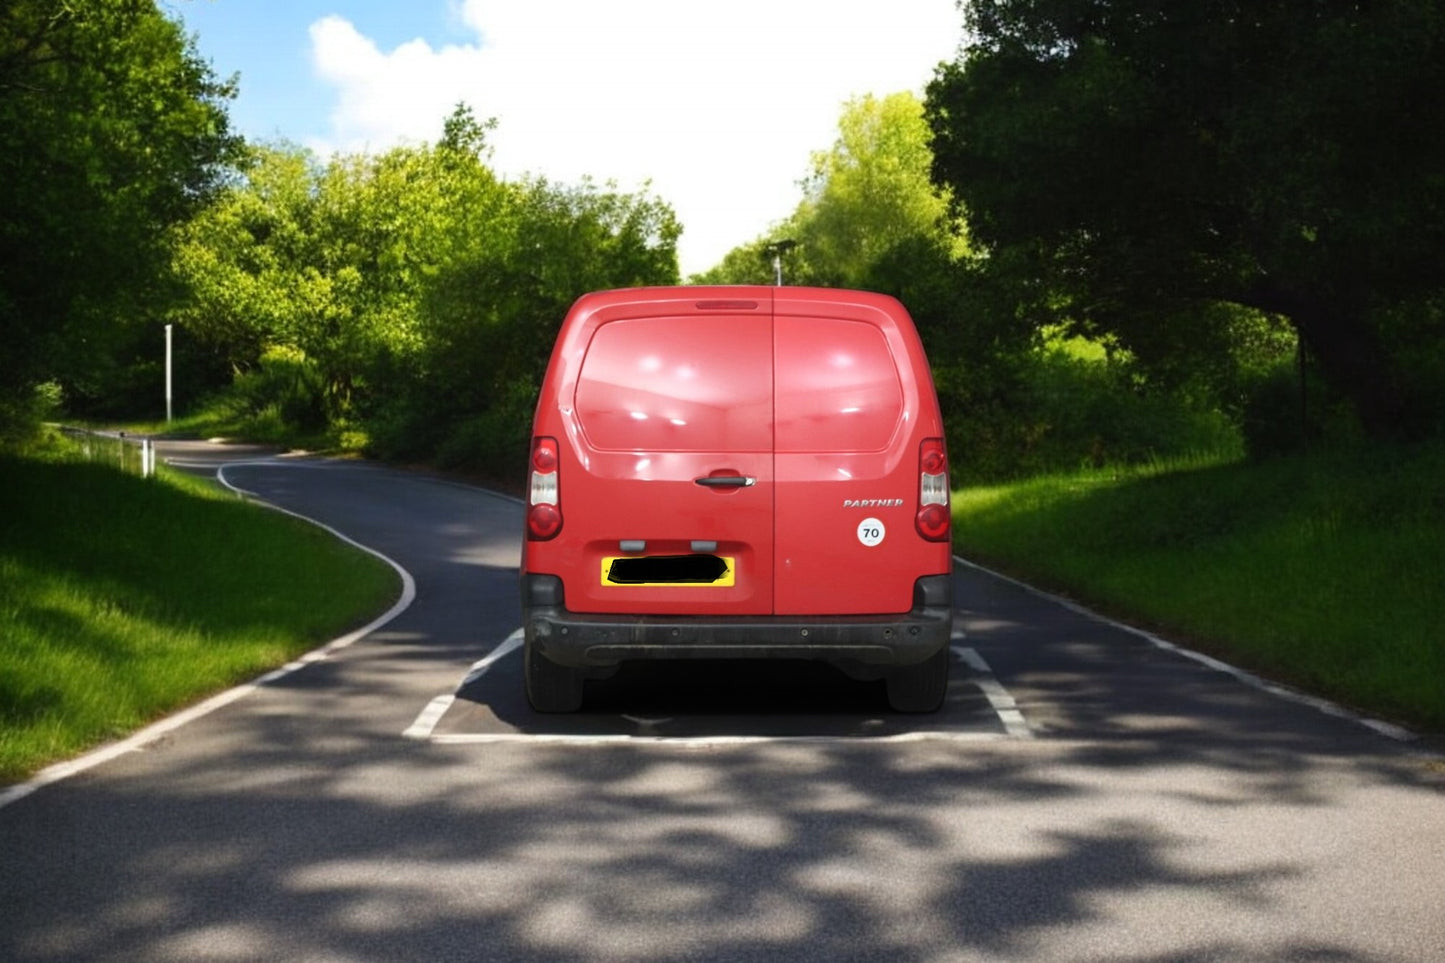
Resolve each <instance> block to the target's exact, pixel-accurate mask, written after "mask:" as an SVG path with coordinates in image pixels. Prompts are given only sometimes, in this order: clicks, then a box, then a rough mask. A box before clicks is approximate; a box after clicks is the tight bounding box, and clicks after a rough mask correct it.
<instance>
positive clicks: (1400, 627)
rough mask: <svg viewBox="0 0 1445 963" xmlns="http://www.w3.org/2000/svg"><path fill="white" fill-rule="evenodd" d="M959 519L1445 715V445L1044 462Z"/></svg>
mask: <svg viewBox="0 0 1445 963" xmlns="http://www.w3.org/2000/svg"><path fill="white" fill-rule="evenodd" d="M954 520H955V544H956V546H957V548H958V550H959V551H960V553H961V554H963V555H964V557H966V558H972V559H976V560H978V561H981V562H984V563H985V564H991V565H994V566H997V567H999V568H1001V569H1003V570H1005V571H1008V572H1010V573H1013V574H1016V575H1019V576H1021V577H1023V578H1026V579H1029V580H1031V581H1034V582H1036V583H1037V584H1041V585H1045V586H1048V587H1050V588H1053V589H1055V590H1059V591H1062V592H1065V593H1067V594H1069V595H1071V596H1073V597H1075V598H1078V599H1081V600H1083V601H1085V602H1087V603H1089V604H1091V605H1093V606H1096V607H1098V608H1100V609H1102V610H1104V611H1107V612H1109V613H1111V614H1114V615H1117V616H1120V617H1123V618H1126V619H1130V620H1133V621H1135V622H1136V623H1137V624H1144V625H1146V626H1149V627H1151V628H1154V629H1156V630H1159V631H1161V632H1162V633H1164V634H1166V635H1170V634H1172V635H1173V637H1175V638H1179V639H1182V640H1184V641H1187V642H1189V643H1190V644H1192V645H1194V646H1195V647H1197V648H1200V649H1203V650H1205V651H1209V652H1211V653H1214V654H1216V655H1221V656H1223V657H1226V658H1228V659H1230V660H1231V661H1234V662H1235V663H1237V664H1241V665H1243V666H1245V667H1248V668H1251V669H1253V670H1255V671H1258V672H1260V673H1263V674H1265V675H1268V676H1270V677H1272V678H1275V679H1278V680H1281V681H1284V682H1288V683H1291V684H1294V685H1297V686H1299V687H1301V688H1304V689H1306V690H1309V691H1312V692H1315V693H1317V694H1320V695H1324V696H1328V697H1330V698H1333V699H1336V700H1339V701H1341V702H1344V703H1346V704H1349V705H1352V706H1355V707H1357V708H1359V709H1362V710H1364V711H1367V712H1371V713H1375V714H1378V715H1381V716H1384V717H1387V718H1392V719H1395V720H1398V721H1402V722H1404V723H1406V724H1409V725H1412V726H1415V727H1417V728H1424V729H1427V730H1432V731H1441V730H1445V633H1442V631H1441V628H1440V619H1441V613H1442V609H1445V447H1438V446H1437V447H1430V448H1422V449H1376V450H1371V451H1367V452H1353V453H1350V454H1325V455H1314V456H1308V457H1306V456H1301V457H1296V458H1290V459H1281V460H1279V461H1275V462H1269V463H1263V464H1247V463H1232V464H1211V463H1210V462H1209V461H1208V460H1207V459H1200V460H1196V461H1194V462H1192V463H1188V462H1185V463H1174V464H1170V465H1158V466H1154V467H1153V468H1150V469H1145V470H1134V471H1129V472H1123V473H1117V472H1107V471H1105V472H1093V473H1086V474H1078V475H1067V476H1054V477H1047V478H1039V479H1034V480H1031V481H1027V482H1021V483H1018V484H1013V485H1005V486H999V487H992V488H976V489H967V490H964V491H961V492H958V493H956V495H955V499H954Z"/></svg>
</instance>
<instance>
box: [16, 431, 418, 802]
mask: <svg viewBox="0 0 1445 963" xmlns="http://www.w3.org/2000/svg"><path fill="white" fill-rule="evenodd" d="M0 477H3V478H4V484H3V485H0V627H3V632H4V636H3V638H0V783H3V782H14V781H17V780H20V779H22V778H24V777H26V776H28V775H30V774H31V773H33V772H35V771H37V770H38V769H40V768H41V767H43V766H44V765H45V764H47V763H50V762H53V761H55V760H57V759H62V758H65V757H67V756H71V755H74V754H75V753H77V752H80V751H82V750H84V749H86V748H88V747H91V746H93V745H95V744H97V743H100V742H103V741H105V740H107V739H110V738H114V737H117V736H121V735H123V734H126V733H128V732H131V731H133V730H134V729H136V728H138V727H140V726H142V725H144V724H146V723H148V722H150V721H152V720H154V719H156V718H158V717H160V716H162V715H164V714H166V713H167V712H169V711H172V710H174V709H177V708H179V707H181V706H184V705H186V704H188V703H191V702H194V701H196V700H198V699H199V698H200V697H202V696H204V695H206V694H208V693H211V692H214V691H217V690H219V689H223V688H226V687H227V686H230V685H233V684H236V683H238V682H241V681H244V680H247V679H251V678H254V677H255V676H256V675H258V674H260V673H261V672H263V671H265V670H267V669H269V668H273V667H275V666H277V665H280V664H283V663H285V662H286V661H288V660H290V659H291V658H293V657H295V656H296V655H298V654H300V653H302V652H305V651H307V650H309V649H311V648H313V647H315V646H316V645H318V644H320V643H321V642H323V641H325V640H327V639H330V638H333V637H335V636H336V635H339V634H341V633H342V632H344V631H346V630H347V629H349V628H352V627H355V626H358V625H360V624H362V623H364V622H365V620H366V619H368V618H370V617H371V616H373V615H374V614H376V613H378V612H380V611H381V610H382V609H383V608H384V607H385V606H386V605H387V604H389V602H390V601H391V600H392V599H395V598H396V596H397V593H398V592H399V590H400V586H399V580H398V578H397V576H396V573H395V572H394V571H392V569H391V568H390V566H388V565H386V564H385V563H384V562H382V561H381V560H379V559H377V558H374V557H372V556H370V555H367V554H365V553H361V552H358V551H356V550H355V549H354V548H352V547H350V546H348V545H345V544H344V543H342V542H340V541H339V540H337V539H336V538H334V537H333V536H331V535H329V534H327V533H325V532H323V531H321V530H320V529H318V528H316V527H314V526H311V525H308V524H306V523H304V522H301V521H300V520H298V519H294V518H290V517H287V516H284V515H281V514H279V513H276V512H272V511H268V510H266V509H264V508H260V507H258V506H255V505H250V504H247V503H244V502H242V501H240V500H238V499H237V498H236V497H235V496H234V495H231V494H229V493H225V492H223V491H221V490H220V489H219V488H218V487H216V486H215V485H213V484H211V483H209V482H207V481H205V480H202V479H197V478H192V477H189V476H186V475H183V474H180V473H176V472H171V471H168V470H166V469H164V467H163V468H162V470H161V473H160V475H159V476H158V477H157V478H153V479H148V480H143V479H140V478H138V477H135V476H133V475H127V474H123V473H121V472H120V471H118V470H116V469H114V468H111V467H107V466H104V465H96V464H83V463H73V462H69V461H66V460H63V459H55V458H53V457H52V458H50V459H36V458H21V457H17V456H14V455H6V454H0Z"/></svg>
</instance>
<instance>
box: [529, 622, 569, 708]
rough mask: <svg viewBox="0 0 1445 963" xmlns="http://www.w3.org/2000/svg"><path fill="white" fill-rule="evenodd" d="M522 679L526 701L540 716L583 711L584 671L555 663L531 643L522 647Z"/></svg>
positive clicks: (530, 641)
mask: <svg viewBox="0 0 1445 963" xmlns="http://www.w3.org/2000/svg"><path fill="white" fill-rule="evenodd" d="M522 677H523V679H524V681H525V684H526V688H527V701H528V702H530V703H531V704H532V708H533V709H536V710H537V711H538V712H576V711H577V710H578V709H580V708H582V679H583V675H582V670H581V669H574V668H572V667H571V666H567V665H558V664H557V663H556V662H553V661H552V660H551V659H549V658H547V657H546V656H545V655H543V654H542V653H541V652H539V651H537V646H536V645H535V644H533V642H532V640H531V639H528V640H527V641H526V642H525V643H524V644H523V659H522Z"/></svg>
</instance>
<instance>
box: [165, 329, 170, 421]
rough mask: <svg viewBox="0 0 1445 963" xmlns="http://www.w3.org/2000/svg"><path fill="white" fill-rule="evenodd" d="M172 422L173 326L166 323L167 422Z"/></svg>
mask: <svg viewBox="0 0 1445 963" xmlns="http://www.w3.org/2000/svg"><path fill="white" fill-rule="evenodd" d="M170 423H171V326H170V325H169V324H168V325H166V424H168V425H169V424H170Z"/></svg>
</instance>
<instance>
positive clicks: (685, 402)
mask: <svg viewBox="0 0 1445 963" xmlns="http://www.w3.org/2000/svg"><path fill="white" fill-rule="evenodd" d="M534 433H535V435H537V436H546V437H550V438H556V439H558V441H559V445H558V449H559V452H558V454H559V459H558V460H559V463H560V464H559V466H558V469H557V476H556V486H557V491H558V495H557V500H558V504H557V507H558V510H559V512H560V515H561V519H562V521H561V528H560V530H559V531H558V532H557V533H556V535H555V537H549V538H547V539H544V540H543V539H529V540H528V541H527V542H526V543H525V548H524V556H523V574H524V585H527V584H533V585H545V586H551V585H554V584H555V585H557V586H558V587H559V589H560V591H558V592H556V593H555V595H554V594H553V591H554V590H553V589H552V588H550V587H547V588H546V592H545V593H540V590H539V593H540V594H539V595H538V601H536V602H535V603H534V604H536V605H537V606H538V611H539V612H541V611H542V610H543V609H545V615H540V614H539V615H538V616H537V618H536V619H535V620H534V619H529V621H528V631H529V633H530V635H529V638H535V639H536V640H537V641H538V643H539V645H541V647H542V651H543V652H545V653H547V655H548V657H549V658H552V659H554V660H556V661H558V662H559V663H564V664H572V665H582V664H589V660H590V659H591V658H593V657H590V656H588V655H587V654H586V652H587V650H586V648H585V644H584V643H583V642H582V641H581V640H579V639H578V638H577V637H578V636H586V637H589V638H592V640H593V642H594V643H595V644H596V647H597V651H602V650H604V649H605V651H606V653H610V654H609V655H607V656H605V657H604V656H602V655H598V656H595V658H599V659H602V661H603V662H606V661H607V658H615V657H616V656H617V654H618V653H620V652H623V651H624V650H626V651H632V650H630V649H627V648H626V646H627V645H629V644H632V645H636V646H639V648H638V649H637V651H636V652H635V653H633V654H634V656H635V655H639V654H645V653H646V652H654V653H665V654H670V655H679V654H684V653H685V652H688V646H689V645H696V646H697V651H699V652H709V653H712V654H721V653H722V652H723V650H726V649H727V648H728V646H730V645H732V646H736V647H737V650H738V654H754V655H756V654H761V652H762V650H761V648H760V645H759V644H760V643H762V642H766V643H767V644H768V646H770V647H776V648H778V649H779V650H784V651H785V650H788V649H790V648H797V650H798V651H799V652H802V653H807V652H811V653H812V654H813V655H815V656H817V655H818V653H820V652H821V653H823V656H822V657H828V658H839V659H855V658H856V659H857V660H858V661H861V662H866V663H872V664H892V663H893V662H895V661H901V662H914V661H916V660H918V659H920V658H923V657H924V656H925V655H927V654H929V653H930V652H932V651H936V650H937V648H939V647H942V646H945V645H946V644H947V637H948V622H949V619H950V606H949V605H948V599H947V595H948V592H947V585H948V573H949V572H950V571H951V567H952V559H951V553H950V547H949V545H948V544H947V542H946V541H944V542H938V541H927V540H925V539H924V538H922V537H921V536H920V535H919V533H918V532H917V531H915V526H914V517H915V513H916V512H917V511H918V510H919V499H920V474H919V472H920V445H921V444H922V442H923V439H925V438H941V437H942V434H943V430H942V425H941V422H940V419H939V415H938V407H937V401H936V397H935V395H934V390H933V385H932V381H931V379H930V377H929V374H928V367H927V362H926V360H925V359H924V357H923V352H922V348H921V346H920V344H919V342H918V336H917V333H916V331H914V330H913V326H912V322H911V321H910V320H909V319H908V317H907V314H906V313H905V312H903V311H902V309H901V307H900V306H899V305H898V304H897V302H896V301H893V300H892V299H891V298H885V297H881V296H878V295H870V294H864V293H859V292H835V291H823V290H815V289H803V288H762V287H737V288H707V287H693V288H669V289H640V290H635V291H613V292H603V293H600V294H594V295H587V296H585V297H584V298H582V299H581V300H579V302H578V303H577V305H575V306H574V308H573V310H572V312H571V313H570V314H569V316H568V319H567V321H566V322H565V324H564V326H563V330H562V332H561V334H560V335H559V338H558V342H557V345H556V348H555V349H554V353H553V358H552V362H551V364H550V365H549V368H548V374H547V377H546V380H545V381H544V384H543V387H542V394H541V400H540V401H539V404H538V409H537V417H536V422H535V429H534ZM696 556H703V558H702V559H701V560H699V559H697V558H695V557H696ZM619 563H621V564H619ZM639 573H640V574H639ZM529 579H530V580H532V581H531V582H528V581H527V580H529ZM538 579H541V580H543V581H541V582H539V581H537V580H538ZM549 579H550V580H551V581H546V580H549ZM924 586H927V588H926V589H925V588H924ZM543 594H545V596H546V599H547V601H546V602H545V603H544V602H543V601H541V599H542V595H543ZM557 597H561V598H563V599H564V602H563V603H561V604H558V603H556V601H555V599H556V598H557ZM526 604H528V603H527V601H526V599H524V605H526ZM563 606H565V607H563ZM571 613H576V616H575V622H574V623H573V625H574V631H573V634H572V636H571V638H572V640H573V641H570V642H569V641H567V640H566V638H567V637H566V636H565V635H564V633H563V626H565V625H566V624H568V620H570V619H573V615H572V614H571ZM628 619H633V621H632V622H631V623H628V622H627V621H626V620H628ZM890 619H893V620H896V624H897V625H898V626H899V627H900V631H899V633H898V634H899V636H902V635H906V636H907V642H906V644H905V643H903V642H899V643H897V645H896V647H895V643H894V642H891V641H890V639H893V638H895V636H894V635H893V634H892V633H891V631H890V630H889V625H890V624H892V623H890V622H889V620H890ZM729 620H736V622H735V624H733V623H730V622H729ZM769 620H772V621H771V623H770V622H769ZM850 620H851V621H850ZM534 622H535V624H533V623H534ZM729 624H733V628H732V629H728V628H726V626H728V625H729ZM769 624H772V625H775V626H776V627H777V628H778V631H776V632H770V631H769V630H768V625H769ZM629 625H630V628H628V626H629ZM829 626H831V628H829ZM920 633H921V634H920ZM733 635H736V636H737V638H736V639H734V640H733V641H731V642H727V641H724V640H727V639H732V637H733ZM693 636H696V638H694V637H693ZM822 638H826V639H827V640H828V641H827V644H826V646H823V645H822V644H821V642H820V639H822ZM629 639H630V640H632V641H631V642H628V641H627V640H629ZM744 640H746V644H745V641H744ZM850 640H854V641H850ZM854 646H856V647H857V649H856V652H853V648H852V647H854ZM850 653H851V654H850ZM768 654H778V653H777V652H773V651H771V648H770V650H769V652H768ZM629 657H633V656H629ZM599 664H600V663H599Z"/></svg>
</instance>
